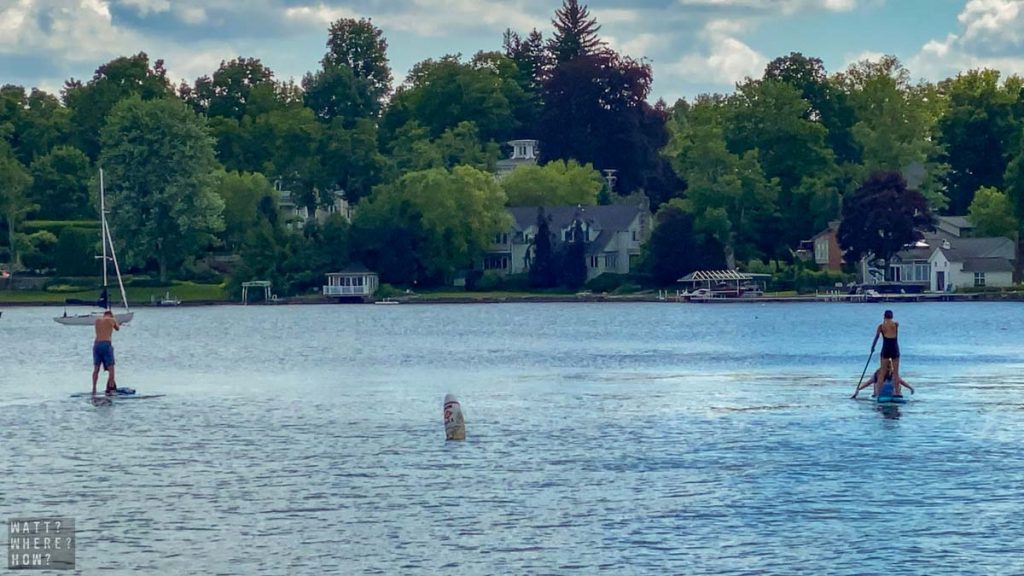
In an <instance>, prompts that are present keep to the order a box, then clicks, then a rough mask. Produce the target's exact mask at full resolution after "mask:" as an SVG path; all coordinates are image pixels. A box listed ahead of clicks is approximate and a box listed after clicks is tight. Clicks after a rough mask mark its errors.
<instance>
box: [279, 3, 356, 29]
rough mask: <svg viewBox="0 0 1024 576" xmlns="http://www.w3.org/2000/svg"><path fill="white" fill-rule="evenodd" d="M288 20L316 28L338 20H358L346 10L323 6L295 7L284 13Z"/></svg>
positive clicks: (354, 14)
mask: <svg viewBox="0 0 1024 576" xmlns="http://www.w3.org/2000/svg"><path fill="white" fill-rule="evenodd" d="M284 15H285V17H286V18H288V19H289V20H294V21H297V22H302V23H305V24H312V25H315V26H317V27H323V26H325V25H328V24H330V23H332V22H334V21H335V20H338V19H339V18H358V15H357V14H356V13H355V12H352V11H351V10H349V9H347V8H331V7H329V6H325V5H323V4H317V5H316V6H295V7H292V8H288V9H286V10H285V11H284Z"/></svg>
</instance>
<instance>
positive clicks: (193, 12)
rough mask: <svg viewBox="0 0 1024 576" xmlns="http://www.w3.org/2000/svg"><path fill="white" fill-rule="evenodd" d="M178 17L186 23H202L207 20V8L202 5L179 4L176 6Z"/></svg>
mask: <svg viewBox="0 0 1024 576" xmlns="http://www.w3.org/2000/svg"><path fill="white" fill-rule="evenodd" d="M175 14H176V15H177V17H178V19H179V20H181V21H182V22H184V23H186V24H202V23H203V22H205V21H206V18H207V16H206V10H205V9H203V7H201V6H179V7H176V8H175Z"/></svg>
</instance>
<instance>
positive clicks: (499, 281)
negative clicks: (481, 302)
mask: <svg viewBox="0 0 1024 576" xmlns="http://www.w3.org/2000/svg"><path fill="white" fill-rule="evenodd" d="M476 289H477V290H478V291H480V292H496V291H498V290H503V289H505V278H504V277H503V276H502V275H501V274H498V273H497V272H490V271H488V272H484V273H483V274H482V275H481V276H480V280H478V281H477V282H476Z"/></svg>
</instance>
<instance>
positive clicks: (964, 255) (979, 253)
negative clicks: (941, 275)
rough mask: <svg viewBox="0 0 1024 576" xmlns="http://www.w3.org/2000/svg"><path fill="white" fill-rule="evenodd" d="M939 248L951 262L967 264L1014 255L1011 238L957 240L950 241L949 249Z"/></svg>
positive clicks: (941, 245)
mask: <svg viewBox="0 0 1024 576" xmlns="http://www.w3.org/2000/svg"><path fill="white" fill-rule="evenodd" d="M936 247H937V248H939V249H940V250H942V254H943V255H944V256H945V257H946V259H947V260H949V261H950V262H966V261H967V260H968V259H971V258H994V257H1003V259H1004V260H1005V259H1006V258H1005V256H1003V254H1013V250H1014V246H1013V240H1010V239H1009V238H955V239H952V240H949V248H946V247H945V245H944V244H942V243H939V244H937V245H936Z"/></svg>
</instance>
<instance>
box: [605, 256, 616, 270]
mask: <svg viewBox="0 0 1024 576" xmlns="http://www.w3.org/2000/svg"><path fill="white" fill-rule="evenodd" d="M618 265H619V258H618V255H617V254H606V255H605V257H604V267H605V268H607V269H609V270H614V269H615V268H616V267H617V266H618Z"/></svg>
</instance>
